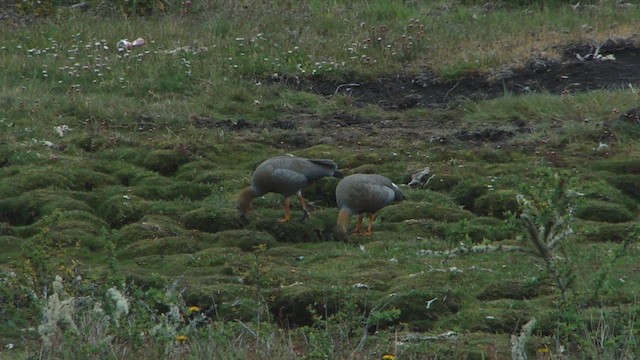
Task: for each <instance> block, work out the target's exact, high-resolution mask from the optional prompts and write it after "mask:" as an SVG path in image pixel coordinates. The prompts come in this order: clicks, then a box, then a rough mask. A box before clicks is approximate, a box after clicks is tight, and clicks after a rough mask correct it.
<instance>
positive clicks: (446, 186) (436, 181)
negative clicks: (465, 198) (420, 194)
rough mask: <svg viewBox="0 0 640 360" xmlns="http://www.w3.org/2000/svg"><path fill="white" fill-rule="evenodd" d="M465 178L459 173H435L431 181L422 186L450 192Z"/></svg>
mask: <svg viewBox="0 0 640 360" xmlns="http://www.w3.org/2000/svg"><path fill="white" fill-rule="evenodd" d="M434 174H435V173H434ZM464 179H465V177H463V176H462V175H457V174H456V175H452V174H435V176H434V177H433V178H432V179H431V181H429V183H428V184H425V185H423V186H422V188H423V189H429V190H432V191H441V192H450V191H451V190H452V189H453V188H454V187H455V186H456V185H458V184H459V183H460V182H461V181H464Z"/></svg>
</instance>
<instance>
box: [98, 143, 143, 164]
mask: <svg viewBox="0 0 640 360" xmlns="http://www.w3.org/2000/svg"><path fill="white" fill-rule="evenodd" d="M129 145H130V144H129ZM149 152H150V150H149V149H146V148H144V147H141V146H138V147H130V146H124V145H120V146H118V147H114V148H109V149H104V150H101V151H98V152H97V153H96V156H97V157H98V158H99V159H101V160H106V162H111V163H130V164H135V163H136V162H137V160H138V159H139V158H140V157H143V158H144V157H145V156H146V155H147V154H148V153H149Z"/></svg>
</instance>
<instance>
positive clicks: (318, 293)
mask: <svg viewBox="0 0 640 360" xmlns="http://www.w3.org/2000/svg"><path fill="white" fill-rule="evenodd" d="M366 295H371V294H366ZM378 295H379V294H378ZM268 298H270V299H272V300H270V301H269V310H270V311H271V313H272V314H273V316H275V317H276V318H277V319H278V320H280V321H283V322H284V323H286V324H290V325H292V326H305V325H312V324H313V322H314V315H316V314H318V315H321V316H324V315H327V316H332V315H334V314H336V313H337V312H339V311H340V310H343V311H344V309H345V307H346V306H350V307H351V308H354V310H355V309H357V308H360V309H365V308H366V306H365V305H364V304H366V303H367V300H369V301H371V299H367V298H366V297H365V296H363V294H360V293H357V292H356V293H354V289H353V288H351V287H341V286H329V285H324V284H322V285H311V284H304V283H300V284H296V283H294V284H290V285H288V286H284V287H281V288H279V289H277V288H276V289H274V290H273V291H272V292H271V294H270V296H269V297H268ZM360 313H361V312H360Z"/></svg>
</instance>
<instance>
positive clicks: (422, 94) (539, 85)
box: [191, 39, 640, 150]
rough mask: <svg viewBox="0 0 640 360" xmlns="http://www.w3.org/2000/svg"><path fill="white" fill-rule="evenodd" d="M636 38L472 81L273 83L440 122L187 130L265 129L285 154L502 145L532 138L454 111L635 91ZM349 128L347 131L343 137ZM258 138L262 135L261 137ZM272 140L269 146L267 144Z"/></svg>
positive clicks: (283, 123) (360, 119)
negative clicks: (477, 124)
mask: <svg viewBox="0 0 640 360" xmlns="http://www.w3.org/2000/svg"><path fill="white" fill-rule="evenodd" d="M636 43H637V41H635V40H634V39H611V40H608V41H607V42H605V43H604V44H600V45H598V46H596V45H588V44H587V45H584V44H578V45H565V46H562V47H561V49H562V51H561V52H562V53H563V56H562V59H560V60H554V59H544V58H534V59H532V60H530V61H529V62H528V63H527V64H526V66H524V67H522V68H506V67H505V68H503V69H498V70H496V71H494V72H493V73H490V74H472V75H468V76H465V77H462V78H460V79H457V80H443V79H439V78H437V77H436V76H435V75H434V74H433V73H430V72H428V71H427V72H423V73H420V74H418V75H416V76H406V75H397V76H392V77H387V78H380V79H375V80H372V81H360V80H358V79H349V80H347V81H344V82H340V83H339V82H336V81H330V80H326V79H322V78H319V77H318V78H309V79H292V78H280V79H275V80H274V79H271V81H272V82H276V83H278V84H280V85H283V86H287V87H291V88H294V89H296V90H301V91H307V92H311V93H314V94H319V95H322V96H326V97H331V96H335V95H336V94H343V95H347V96H348V97H350V98H351V99H352V100H351V101H353V103H354V104H355V106H358V107H363V106H367V105H376V106H379V107H380V108H382V109H385V110H395V111H404V110H408V109H413V108H426V109H436V110H437V109H441V110H443V111H442V112H441V114H440V115H439V116H438V117H437V118H430V119H425V118H415V119H407V118H406V117H404V118H403V119H402V120H399V121H396V120H394V118H393V117H390V118H372V117H364V116H362V115H359V114H358V113H356V112H344V111H340V112H336V113H334V114H331V115H329V116H325V117H320V118H318V117H317V116H313V115H308V114H304V113H301V112H300V111H296V113H295V114H291V116H289V117H284V118H283V119H280V120H275V121H272V122H265V123H263V124H255V123H253V122H249V121H246V120H238V121H230V120H226V119H213V118H208V117H200V116H196V117H193V118H192V119H191V121H192V124H193V125H194V126H196V127H201V128H214V127H215V128H224V129H225V130H229V131H245V132H251V133H258V134H259V133H261V131H262V130H264V129H268V130H270V131H273V132H282V133H283V134H285V133H286V136H285V135H283V136H282V138H283V141H282V142H281V144H280V146H281V147H282V148H285V149H287V150H296V149H303V148H307V147H309V146H312V145H315V144H322V143H328V144H332V145H344V146H353V145H366V146H373V147H375V146H377V145H380V146H383V145H385V144H387V140H391V141H393V140H394V139H398V138H400V139H403V141H430V142H434V141H435V142H440V143H447V142H450V141H462V142H467V143H471V144H483V143H492V144H496V146H500V144H501V143H503V142H504V141H505V140H508V139H510V138H512V137H514V136H516V135H517V134H518V133H522V132H527V131H530V130H529V128H530V126H529V124H527V123H526V122H525V121H524V120H521V119H513V121H512V123H510V124H504V126H503V127H501V128H490V127H485V128H465V127H464V126H462V125H461V122H460V119H459V114H456V113H455V111H447V110H455V109H456V107H457V105H458V104H459V103H460V100H474V101H480V100H486V99H492V98H497V97H500V96H504V95H506V94H509V95H519V94H528V93H550V94H556V95H561V94H563V93H564V94H575V93H580V92H584V91H589V90H596V89H622V88H629V87H630V86H631V87H633V88H638V86H639V85H638V84H639V83H640V48H638V47H637V46H636V45H635V44H636ZM621 110H627V111H626V112H625V111H623V112H622V114H621V116H622V117H623V118H625V119H629V120H630V121H635V122H638V123H640V121H639V120H637V119H638V117H639V116H638V115H637V114H638V113H640V111H636V110H633V109H631V110H629V109H621ZM345 129H348V130H349V131H344V130H345ZM260 136H262V135H260ZM272 140H273V139H270V140H269V141H272Z"/></svg>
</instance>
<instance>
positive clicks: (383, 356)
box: [382, 354, 396, 360]
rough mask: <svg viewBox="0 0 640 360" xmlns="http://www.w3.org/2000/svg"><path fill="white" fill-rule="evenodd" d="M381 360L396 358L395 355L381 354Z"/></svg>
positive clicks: (393, 359)
mask: <svg viewBox="0 0 640 360" xmlns="http://www.w3.org/2000/svg"><path fill="white" fill-rule="evenodd" d="M382 360H396V356H395V355H392V354H386V355H382Z"/></svg>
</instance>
